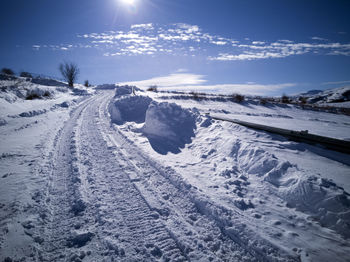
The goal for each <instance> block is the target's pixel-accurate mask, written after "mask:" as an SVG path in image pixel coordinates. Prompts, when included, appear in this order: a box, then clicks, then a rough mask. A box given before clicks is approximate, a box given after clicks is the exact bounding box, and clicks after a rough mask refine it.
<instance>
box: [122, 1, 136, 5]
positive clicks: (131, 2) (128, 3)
mask: <svg viewBox="0 0 350 262" xmlns="http://www.w3.org/2000/svg"><path fill="white" fill-rule="evenodd" d="M121 1H122V2H123V3H124V4H126V5H133V4H135V0H121Z"/></svg>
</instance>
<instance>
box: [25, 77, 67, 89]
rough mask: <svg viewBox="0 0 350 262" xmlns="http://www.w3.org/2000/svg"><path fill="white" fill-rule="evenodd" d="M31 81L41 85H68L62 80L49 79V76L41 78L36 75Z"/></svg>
mask: <svg viewBox="0 0 350 262" xmlns="http://www.w3.org/2000/svg"><path fill="white" fill-rule="evenodd" d="M31 82H32V83H34V84H39V85H43V86H61V87H68V85H67V84H66V83H64V82H62V81H58V80H55V79H50V78H42V77H37V78H33V79H31Z"/></svg>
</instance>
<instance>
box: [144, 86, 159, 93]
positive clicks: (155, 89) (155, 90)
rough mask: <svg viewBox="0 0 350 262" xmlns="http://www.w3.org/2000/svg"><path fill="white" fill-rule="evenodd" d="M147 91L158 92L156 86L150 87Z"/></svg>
mask: <svg viewBox="0 0 350 262" xmlns="http://www.w3.org/2000/svg"><path fill="white" fill-rule="evenodd" d="M147 91H151V92H158V87H157V86H156V85H151V86H150V87H149V88H148V89H147Z"/></svg>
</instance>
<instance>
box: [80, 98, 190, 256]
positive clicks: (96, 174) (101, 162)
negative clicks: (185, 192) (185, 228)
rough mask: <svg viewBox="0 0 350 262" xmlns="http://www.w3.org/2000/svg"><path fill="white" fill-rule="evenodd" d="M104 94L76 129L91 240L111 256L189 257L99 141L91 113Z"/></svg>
mask: <svg viewBox="0 0 350 262" xmlns="http://www.w3.org/2000/svg"><path fill="white" fill-rule="evenodd" d="M105 99H106V98H105V96H103V97H102V99H101V97H99V99H96V101H94V103H93V104H92V105H90V106H89V107H87V109H86V110H85V111H84V112H83V115H82V121H81V125H80V127H79V130H78V133H79V139H78V140H79V143H78V145H79V149H78V155H79V158H80V159H79V160H80V162H83V163H85V165H86V166H88V168H84V167H81V170H83V172H82V178H83V179H82V180H83V181H82V185H83V188H82V191H84V192H85V193H84V192H83V196H85V200H86V201H87V203H88V208H87V210H88V212H90V214H91V215H92V214H93V213H95V220H96V225H95V229H94V230H95V234H96V238H97V239H96V240H95V241H98V242H100V244H101V245H102V246H103V247H102V249H103V250H104V251H103V252H102V254H103V255H107V256H108V257H114V258H116V259H117V260H122V261H140V260H143V261H154V260H158V259H160V258H162V259H163V260H165V261H187V260H189V259H188V257H187V256H186V254H185V253H184V252H183V250H182V249H181V248H180V247H179V245H178V242H177V241H176V240H175V239H174V238H173V236H172V234H171V233H170V232H169V230H168V229H167V228H166V227H165V226H164V224H163V223H162V222H161V221H160V220H159V219H158V218H159V216H158V214H157V213H155V212H154V211H153V210H152V208H151V207H150V206H149V204H148V203H147V202H146V201H145V199H144V197H143V195H142V194H140V192H139V191H138V190H137V188H136V187H135V186H134V184H133V183H132V181H131V180H130V178H129V176H128V174H127V173H126V172H125V170H124V167H123V166H122V165H120V164H118V162H117V161H116V159H115V156H114V154H113V152H112V150H111V149H110V148H108V146H107V144H106V143H105V141H104V140H103V137H102V136H101V133H100V132H99V129H98V126H97V125H98V124H97V122H96V118H98V106H99V104H100V102H101V101H100V100H105ZM84 180H85V181H84Z"/></svg>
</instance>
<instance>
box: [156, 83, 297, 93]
mask: <svg viewBox="0 0 350 262" xmlns="http://www.w3.org/2000/svg"><path fill="white" fill-rule="evenodd" d="M293 86H295V84H292V83H285V84H271V85H263V84H221V85H187V86H181V85H179V86H175V87H173V86H170V87H164V88H162V90H169V91H172V90H175V91H187V92H189V91H195V92H207V93H216V94H233V93H240V94H246V95H261V96H262V95H267V94H268V93H271V92H275V91H278V90H281V89H283V88H288V87H293Z"/></svg>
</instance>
